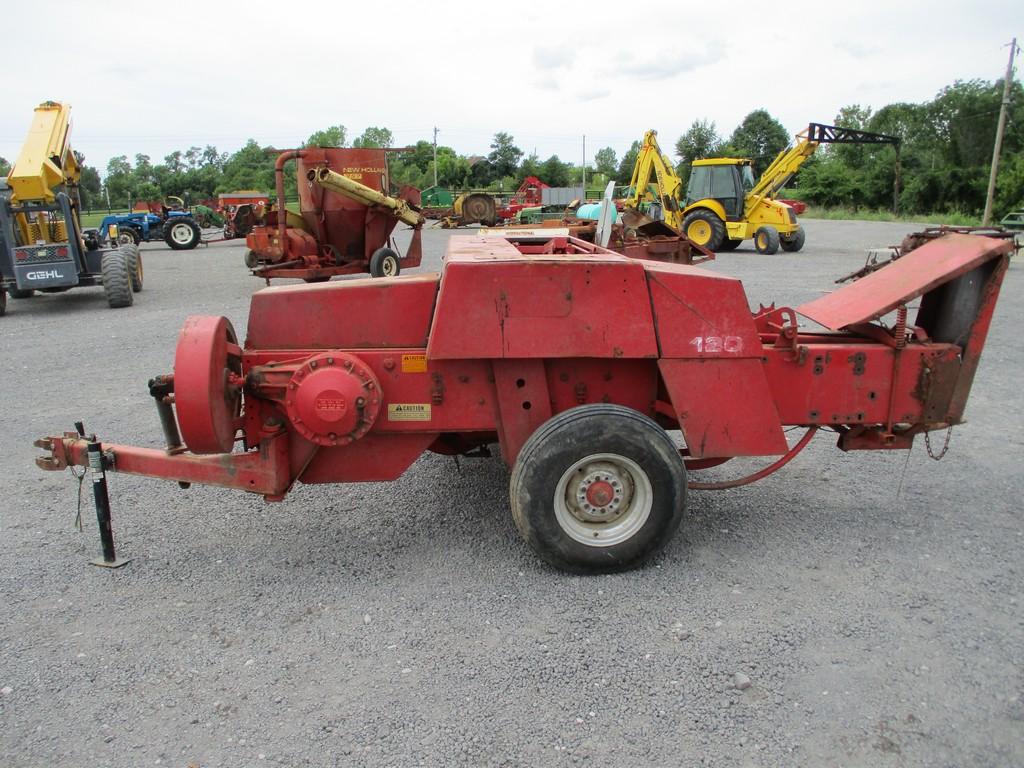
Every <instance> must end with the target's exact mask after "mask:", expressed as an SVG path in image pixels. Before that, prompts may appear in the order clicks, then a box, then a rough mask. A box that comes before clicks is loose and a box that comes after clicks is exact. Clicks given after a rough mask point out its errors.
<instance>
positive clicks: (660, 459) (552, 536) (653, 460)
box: [509, 404, 686, 573]
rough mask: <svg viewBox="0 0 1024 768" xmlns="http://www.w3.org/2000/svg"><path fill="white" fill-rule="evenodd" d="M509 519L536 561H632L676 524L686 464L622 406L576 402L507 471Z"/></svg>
mask: <svg viewBox="0 0 1024 768" xmlns="http://www.w3.org/2000/svg"><path fill="white" fill-rule="evenodd" d="M509 494H510V496H511V502H512V517H513V519H514V521H515V524H516V528H518V529H519V532H520V534H522V536H523V538H524V539H526V541H527V542H528V543H529V544H530V546H531V547H533V549H534V550H536V552H537V554H539V555H540V556H541V557H542V558H544V560H546V561H547V562H549V563H550V564H551V565H554V566H555V567H556V568H561V569H563V570H566V571H571V572H573V573H609V572H614V571H623V570H627V569H629V568H634V567H636V566H638V565H640V564H641V563H642V562H643V561H645V560H646V559H648V558H649V557H651V556H652V555H653V554H654V553H655V552H657V551H658V550H659V549H661V547H662V546H664V545H665V543H666V542H667V541H668V540H669V539H670V538H672V535H673V534H674V533H675V532H676V529H677V528H678V527H679V523H680V522H681V520H682V517H683V511H684V509H685V505H686V469H685V468H684V466H683V461H682V459H681V457H680V455H679V450H678V449H677V448H676V446H675V444H674V443H673V442H672V439H671V438H670V437H669V436H668V434H667V433H666V432H665V430H664V429H662V428H661V427H660V426H658V424H656V423H655V422H654V421H652V420H651V419H649V418H648V417H647V416H644V415H643V414H641V413H639V412H637V411H634V410H632V409H630V408H625V407H623V406H620V405H610V404H595V405H582V406H578V407H576V408H571V409H569V410H567V411H563V412H562V413H560V414H558V415H556V416H554V417H552V418H551V419H549V420H548V421H547V422H545V423H544V424H543V425H541V426H540V427H539V428H538V429H537V431H536V432H534V433H533V435H531V436H530V438H529V439H528V440H527V441H526V443H525V444H524V445H523V448H522V450H521V451H520V453H519V457H518V458H517V459H516V463H515V467H514V469H513V470H512V479H511V483H510V489H509Z"/></svg>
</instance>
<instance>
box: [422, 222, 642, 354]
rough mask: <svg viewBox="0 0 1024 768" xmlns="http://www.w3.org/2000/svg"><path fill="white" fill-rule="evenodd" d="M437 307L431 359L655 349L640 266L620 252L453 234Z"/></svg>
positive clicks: (428, 352)
mask: <svg viewBox="0 0 1024 768" xmlns="http://www.w3.org/2000/svg"><path fill="white" fill-rule="evenodd" d="M438 306H439V307H440V308H442V309H440V311H438V312H436V313H435V316H434V324H433V327H432V328H431V331H430V344H429V346H428V348H427V354H428V356H429V357H430V358H432V359H464V358H472V357H476V358H490V359H500V358H538V357H546V358H553V357H603V358H607V357H615V358H645V357H647V358H654V357H657V355H658V345H657V341H656V339H655V334H654V322H653V319H652V317H651V304H650V299H649V297H648V292H647V283H646V280H645V277H644V267H643V264H642V263H641V262H638V261H633V260H631V259H627V258H626V257H624V256H622V257H619V256H615V255H614V254H607V255H605V254H602V255H601V256H593V255H572V254H552V255H544V256H531V257H526V256H523V255H521V254H520V253H519V251H518V250H516V248H515V246H513V245H512V244H510V243H509V242H508V241H506V240H504V239H500V238H481V237H459V238H456V237H453V238H452V239H451V243H450V245H449V250H448V256H447V262H446V264H445V268H444V273H443V275H442V277H441V288H440V293H439V296H438Z"/></svg>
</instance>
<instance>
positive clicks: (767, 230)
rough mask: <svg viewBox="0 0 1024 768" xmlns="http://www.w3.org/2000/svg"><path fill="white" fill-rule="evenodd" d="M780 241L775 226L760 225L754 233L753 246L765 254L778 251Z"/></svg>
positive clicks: (769, 254) (768, 254)
mask: <svg viewBox="0 0 1024 768" xmlns="http://www.w3.org/2000/svg"><path fill="white" fill-rule="evenodd" d="M780 242H781V240H780V238H779V230H777V229H776V228H775V227H767V226H765V227H760V228H758V230H757V232H755V233H754V248H755V249H756V250H757V252H758V253H763V254H765V255H766V256H771V255H772V254H773V253H778V252H779V243H780Z"/></svg>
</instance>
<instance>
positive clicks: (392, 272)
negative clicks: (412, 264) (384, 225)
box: [370, 247, 402, 277]
mask: <svg viewBox="0 0 1024 768" xmlns="http://www.w3.org/2000/svg"><path fill="white" fill-rule="evenodd" d="M401 271H402V266H401V264H400V263H399V261H398V254H397V253H395V252H394V251H393V250H391V249H390V248H387V247H385V248H378V249H377V250H376V251H374V252H373V256H371V257H370V275H372V276H373V277H397V276H398V273H399V272H401Z"/></svg>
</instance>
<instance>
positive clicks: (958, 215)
mask: <svg viewBox="0 0 1024 768" xmlns="http://www.w3.org/2000/svg"><path fill="white" fill-rule="evenodd" d="M800 218H803V219H831V220H838V219H850V220H853V221H905V222H914V223H917V224H949V225H950V226H955V227H980V226H981V217H980V216H972V215H970V214H967V213H963V212H961V211H953V212H952V213H928V214H924V213H922V214H915V215H904V214H894V213H893V212H892V211H886V210H867V209H864V208H822V207H820V206H817V205H809V206H807V210H806V211H804V213H803V214H801V217H800Z"/></svg>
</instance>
